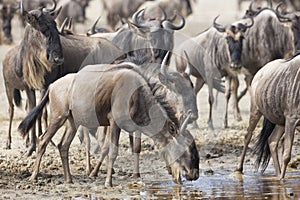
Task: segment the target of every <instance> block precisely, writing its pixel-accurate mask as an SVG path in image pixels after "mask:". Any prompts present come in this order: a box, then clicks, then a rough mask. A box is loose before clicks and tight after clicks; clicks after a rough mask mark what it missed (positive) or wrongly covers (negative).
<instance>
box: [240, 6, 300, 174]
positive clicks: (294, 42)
mask: <svg viewBox="0 0 300 200" xmlns="http://www.w3.org/2000/svg"><path fill="white" fill-rule="evenodd" d="M296 19H297V18H296V17H295V20H296ZM254 21H255V24H254V26H253V27H252V28H251V29H249V30H248V31H247V32H246V39H245V43H244V48H243V55H242V62H243V66H244V67H245V68H246V69H247V70H248V71H249V73H248V74H246V79H247V80H246V83H247V89H248V91H249V92H250V96H251V95H252V94H251V91H252V90H251V88H250V83H251V81H252V78H253V76H254V75H255V74H256V72H257V71H258V70H259V69H260V68H262V67H263V66H264V65H265V64H267V63H268V62H270V61H272V60H275V59H280V58H288V57H290V56H291V55H293V53H294V51H295V49H299V48H300V46H299V45H300V42H299V38H300V37H299V33H300V32H299V31H298V28H297V25H296V24H297V23H299V21H298V22H297V21H293V22H292V23H291V22H281V20H279V19H278V17H277V15H276V13H275V12H274V11H273V10H271V9H263V10H261V11H260V12H258V14H257V16H255V17H254ZM293 27H294V28H293ZM258 58H259V59H258ZM244 93H245V92H244ZM239 98H240V97H239ZM249 137H250V138H249ZM250 140H251V135H249V134H247V135H246V136H245V140H244V147H243V151H242V154H241V159H240V162H239V164H238V166H237V168H236V171H240V172H242V171H243V162H244V158H245V155H246V151H247V148H248V145H249V142H250Z"/></svg>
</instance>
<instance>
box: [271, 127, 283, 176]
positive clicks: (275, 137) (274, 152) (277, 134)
mask: <svg viewBox="0 0 300 200" xmlns="http://www.w3.org/2000/svg"><path fill="white" fill-rule="evenodd" d="M283 134H284V127H283V126H279V125H276V126H275V129H274V130H273V132H272V134H271V135H270V137H269V138H268V144H269V147H270V152H271V156H272V159H273V163H274V168H275V173H276V175H277V176H279V175H280V173H281V169H280V164H279V158H278V143H279V141H281V140H280V139H281V137H282V135H283Z"/></svg>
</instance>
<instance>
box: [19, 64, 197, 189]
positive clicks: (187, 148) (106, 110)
mask: <svg viewBox="0 0 300 200" xmlns="http://www.w3.org/2000/svg"><path fill="white" fill-rule="evenodd" d="M138 69H139V68H138V67H137V66H136V65H135V64H133V63H128V62H127V63H126V62H125V63H121V64H115V65H90V66H86V67H84V68H83V69H82V70H80V71H79V72H78V73H77V74H69V75H66V76H64V77H62V78H61V79H59V80H57V81H56V82H54V83H53V84H52V85H50V87H49V102H50V112H51V119H50V123H49V126H48V129H47V130H46V132H45V133H44V134H43V135H42V136H41V137H40V138H39V148H38V155H37V159H36V162H35V167H34V171H33V173H32V176H31V180H34V179H36V178H37V175H38V171H39V166H40V162H41V158H42V155H43V154H44V152H45V150H46V146H47V144H48V142H49V141H50V139H51V138H52V137H53V136H54V134H55V133H56V131H57V130H58V128H59V127H61V126H62V125H63V124H64V123H65V122H66V121H67V122H68V128H67V130H66V132H65V133H64V136H63V138H62V140H61V142H60V143H59V144H58V148H59V151H60V155H61V158H62V163H63V164H62V165H63V168H64V174H65V180H66V182H67V183H71V182H72V178H71V174H70V169H69V163H68V151H69V146H70V144H71V142H72V140H73V138H74V136H75V133H76V129H77V127H78V126H79V125H83V126H85V127H92V128H93V127H97V126H110V130H111V131H110V132H109V133H108V134H107V140H108V141H107V142H105V144H104V146H102V147H101V156H100V160H99V163H98V165H97V166H96V168H95V170H97V169H98V168H99V167H100V165H101V162H102V161H103V159H104V157H105V156H106V155H108V158H109V163H108V171H107V177H106V181H105V185H106V186H109V187H111V186H112V168H113V164H114V161H115V159H116V157H117V154H118V140H119V134H120V130H121V129H123V130H125V131H127V132H134V131H139V132H142V133H144V134H146V135H147V136H149V137H151V138H152V139H153V140H154V143H155V145H156V146H157V147H158V149H161V151H162V157H163V158H164V159H165V161H166V164H167V165H168V166H169V167H170V168H171V171H172V176H173V179H174V181H175V182H176V183H181V170H184V171H185V172H186V178H187V180H196V179H197V178H198V177H199V156H198V152H197V149H196V145H195V141H194V139H193V137H192V136H191V134H190V133H189V132H188V131H187V130H186V122H184V123H183V125H182V126H181V127H180V125H179V121H178V119H177V117H176V116H175V113H174V112H173V110H172V108H171V106H170V105H169V104H168V102H167V101H166V99H165V96H162V95H156V93H155V90H156V82H153V83H150V81H149V80H150V78H151V77H147V74H144V73H143V72H140V71H139V70H138ZM86 79H88V80H89V81H88V82H86V81H84V80H86ZM82 91H85V95H82ZM47 94H48V93H47ZM47 97H48V95H46V96H45V97H44V99H43V100H42V101H41V103H40V104H39V105H38V106H37V107H36V109H34V110H33V111H32V112H31V114H29V115H28V117H26V118H25V119H24V120H23V121H22V123H21V124H20V126H19V128H20V129H19V130H21V132H22V133H23V132H24V130H25V129H28V128H29V127H30V124H32V123H33V122H34V120H35V118H36V117H37V115H38V114H39V112H41V110H42V109H43V107H44V106H45V104H46V102H47ZM82 102H84V104H83V103H82ZM187 120H189V117H187V119H186V120H185V121H187ZM25 132H26V131H25ZM108 151H109V152H108Z"/></svg>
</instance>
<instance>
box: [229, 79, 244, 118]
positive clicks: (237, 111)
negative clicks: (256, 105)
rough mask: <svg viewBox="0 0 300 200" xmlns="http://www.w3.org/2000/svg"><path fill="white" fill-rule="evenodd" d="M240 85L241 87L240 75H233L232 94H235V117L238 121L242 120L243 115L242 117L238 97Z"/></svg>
mask: <svg viewBox="0 0 300 200" xmlns="http://www.w3.org/2000/svg"><path fill="white" fill-rule="evenodd" d="M238 87H239V80H238V77H232V79H231V91H232V96H233V106H234V117H235V119H236V120H237V121H241V120H242V117H241V112H240V108H239V103H238V99H237V92H238Z"/></svg>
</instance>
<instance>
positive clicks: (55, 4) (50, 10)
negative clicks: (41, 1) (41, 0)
mask: <svg viewBox="0 0 300 200" xmlns="http://www.w3.org/2000/svg"><path fill="white" fill-rule="evenodd" d="M52 2H53V5H52V8H44V9H43V11H44V12H53V11H54V10H55V9H56V6H57V2H56V0H52Z"/></svg>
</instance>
